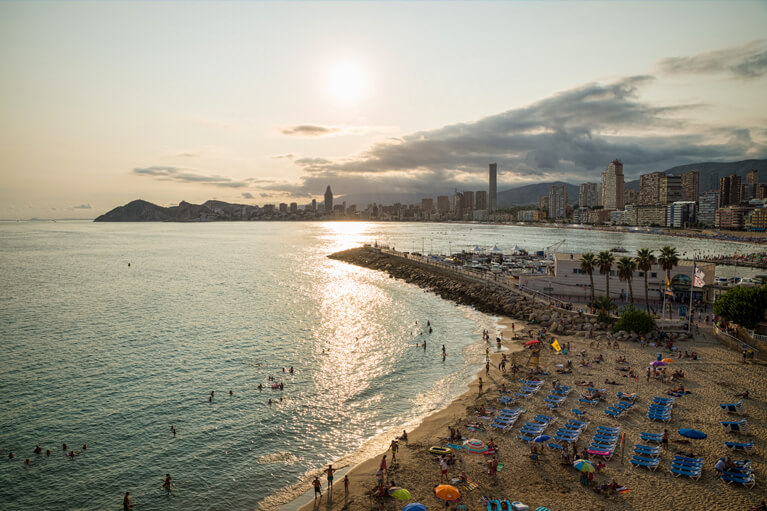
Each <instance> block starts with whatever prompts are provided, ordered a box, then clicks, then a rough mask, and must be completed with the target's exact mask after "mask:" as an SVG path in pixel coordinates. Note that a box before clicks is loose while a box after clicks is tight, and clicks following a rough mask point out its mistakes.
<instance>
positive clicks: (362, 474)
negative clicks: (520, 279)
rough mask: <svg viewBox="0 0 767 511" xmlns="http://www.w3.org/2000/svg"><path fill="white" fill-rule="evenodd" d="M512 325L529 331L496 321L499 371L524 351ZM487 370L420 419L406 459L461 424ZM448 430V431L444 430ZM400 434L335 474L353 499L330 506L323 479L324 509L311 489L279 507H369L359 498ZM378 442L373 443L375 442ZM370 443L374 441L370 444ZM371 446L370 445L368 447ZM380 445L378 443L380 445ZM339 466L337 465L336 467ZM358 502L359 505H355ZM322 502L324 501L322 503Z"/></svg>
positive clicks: (494, 359) (305, 510) (494, 357)
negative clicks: (438, 431) (420, 444)
mask: <svg viewBox="0 0 767 511" xmlns="http://www.w3.org/2000/svg"><path fill="white" fill-rule="evenodd" d="M512 323H514V324H515V326H516V327H515V331H516V332H517V333H520V332H522V331H525V330H526V329H527V325H526V324H525V326H524V329H522V330H520V329H519V328H520V326H521V325H522V324H523V323H524V322H522V321H521V320H514V319H512V318H509V317H506V316H500V317H499V318H498V320H497V321H496V329H497V330H498V335H501V334H504V337H503V339H504V341H503V343H502V350H501V351H498V350H497V349H496V351H494V352H492V353H491V355H490V361H491V365H492V364H494V366H495V367H497V366H498V363H499V362H500V360H501V358H502V354H506V355H507V356H509V357H510V359H511V360H514V357H513V355H514V354H515V353H519V352H521V351H522V347H521V346H519V345H514V344H511V342H513V340H511V339H509V338H508V337H506V336H505V332H507V331H509V330H510V329H511V325H512ZM478 344H488V345H489V346H492V344H493V342H490V343H485V341H478ZM482 373H483V369H480V370H479V371H478V372H477V373H476V374H475V375H474V379H472V380H471V382H469V383H468V384H467V389H466V391H465V392H463V393H462V394H460V395H459V396H457V397H456V398H455V399H453V400H452V401H451V402H449V403H448V404H447V405H446V406H445V407H443V408H441V409H438V410H436V411H434V412H432V413H430V414H429V415H427V416H425V417H423V418H421V419H418V420H416V421H415V423H414V424H413V429H412V430H410V431H408V445H406V444H404V443H401V442H400V451H399V452H400V453H402V455H404V453H405V451H406V450H407V449H408V447H409V444H413V443H415V442H417V441H420V440H424V439H426V438H428V437H429V436H431V435H433V433H434V429H435V427H438V426H436V425H437V424H440V423H441V422H442V421H444V420H446V419H450V420H451V423H454V422H457V421H458V420H459V419H460V418H461V417H462V414H463V413H464V411H465V408H466V406H467V403H470V402H473V398H474V397H475V396H476V392H477V391H476V388H477V387H478V384H479V378H480V377H481V376H482ZM483 382H484V383H485V385H483V389H486V390H484V391H483V394H486V393H488V392H490V391H491V389H492V390H495V388H496V385H495V382H493V383H491V382H490V381H489V380H488V379H485V380H483ZM395 429H396V430H397V432H396V433H399V434H401V431H402V430H403V429H405V430H407V427H406V426H400V427H397V428H395ZM443 429H444V428H443ZM399 434H393V433H392V432H389V433H388V434H387V433H382V434H381V435H377V436H376V437H384V438H386V440H385V441H384V442H383V443H384V444H385V446H384V449H380V448H379V449H378V452H377V453H376V454H375V455H373V456H372V457H368V458H366V459H364V460H363V461H360V462H358V463H356V464H355V465H353V466H351V467H348V466H347V467H344V469H343V470H340V469H339V470H337V471H336V474H335V480H334V490H336V485H338V490H337V491H339V493H341V495H343V476H344V475H348V476H349V495H350V498H349V499H344V500H343V501H338V500H337V501H336V502H332V503H331V504H328V502H327V480H326V478H325V477H320V480H321V481H322V498H323V499H326V500H325V504H323V505H322V506H320V504H321V502H320V501H315V499H314V490H313V489H312V488H311V487H310V488H309V489H308V490H306V492H304V493H303V494H302V495H301V496H299V497H298V498H296V499H293V500H292V501H291V502H289V503H287V504H283V505H282V506H280V507H279V509H280V511H294V510H298V511H314V510H317V509H319V508H320V507H324V508H326V510H331V509H332V510H335V509H348V507H349V506H350V505H352V504H361V505H363V506H364V505H365V504H367V500H366V498H363V499H360V498H358V497H355V496H359V495H364V493H365V492H367V491H368V490H369V488H368V486H370V485H369V484H368V481H369V480H370V479H371V477H374V476H375V472H376V470H377V469H378V463H379V461H380V458H381V456H382V455H383V454H386V453H388V452H390V450H389V444H390V442H391V440H392V439H394V437H395V436H397V437H398V436H399ZM373 440H375V439H371V441H373ZM369 442H370V441H369ZM369 442H366V444H368V443H369ZM377 443H378V442H377ZM364 447H365V445H363V446H362V447H360V449H358V450H357V451H355V452H356V453H360V452H362V451H364V450H365V449H364ZM353 456H354V453H353V454H351V455H349V456H347V457H344V458H342V460H344V459H347V458H350V457H353ZM333 464H334V465H335V462H334V463H333ZM312 472H313V473H315V474H316V473H320V472H321V469H316V470H313V471H312ZM302 484H304V485H305V484H306V481H302ZM355 499H356V502H355ZM320 500H321V499H320Z"/></svg>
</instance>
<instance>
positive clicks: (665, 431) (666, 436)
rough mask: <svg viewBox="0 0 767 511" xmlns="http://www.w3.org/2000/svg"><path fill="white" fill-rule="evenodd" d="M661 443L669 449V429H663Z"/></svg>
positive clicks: (664, 447) (664, 448)
mask: <svg viewBox="0 0 767 511" xmlns="http://www.w3.org/2000/svg"><path fill="white" fill-rule="evenodd" d="M661 444H663V450H664V451H665V450H666V449H668V430H667V429H664V430H663V436H662V437H661Z"/></svg>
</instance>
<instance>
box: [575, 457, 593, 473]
mask: <svg viewBox="0 0 767 511" xmlns="http://www.w3.org/2000/svg"><path fill="white" fill-rule="evenodd" d="M573 467H575V469H576V470H580V471H581V472H595V471H596V469H597V468H596V467H595V466H594V464H593V463H591V462H590V461H589V460H575V463H573Z"/></svg>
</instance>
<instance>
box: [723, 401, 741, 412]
mask: <svg viewBox="0 0 767 511" xmlns="http://www.w3.org/2000/svg"><path fill="white" fill-rule="evenodd" d="M719 408H721V409H722V411H724V412H727V413H737V414H738V415H743V401H738V402H737V403H726V404H723V405H719Z"/></svg>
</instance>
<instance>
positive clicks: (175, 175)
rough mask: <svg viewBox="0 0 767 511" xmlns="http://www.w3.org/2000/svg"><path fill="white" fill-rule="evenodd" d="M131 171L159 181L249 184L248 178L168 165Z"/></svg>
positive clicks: (226, 184)
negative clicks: (234, 177)
mask: <svg viewBox="0 0 767 511" xmlns="http://www.w3.org/2000/svg"><path fill="white" fill-rule="evenodd" d="M133 172H134V173H135V174H138V175H142V176H151V177H153V178H155V179H158V180H160V181H175V182H177V183H202V184H208V185H211V186H220V187H224V188H242V187H244V186H248V185H249V184H250V180H243V181H235V180H233V179H231V178H228V177H224V176H218V175H205V174H201V173H200V172H199V171H197V170H195V169H187V168H182V167H169V166H162V165H160V166H152V167H145V168H134V169H133Z"/></svg>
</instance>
